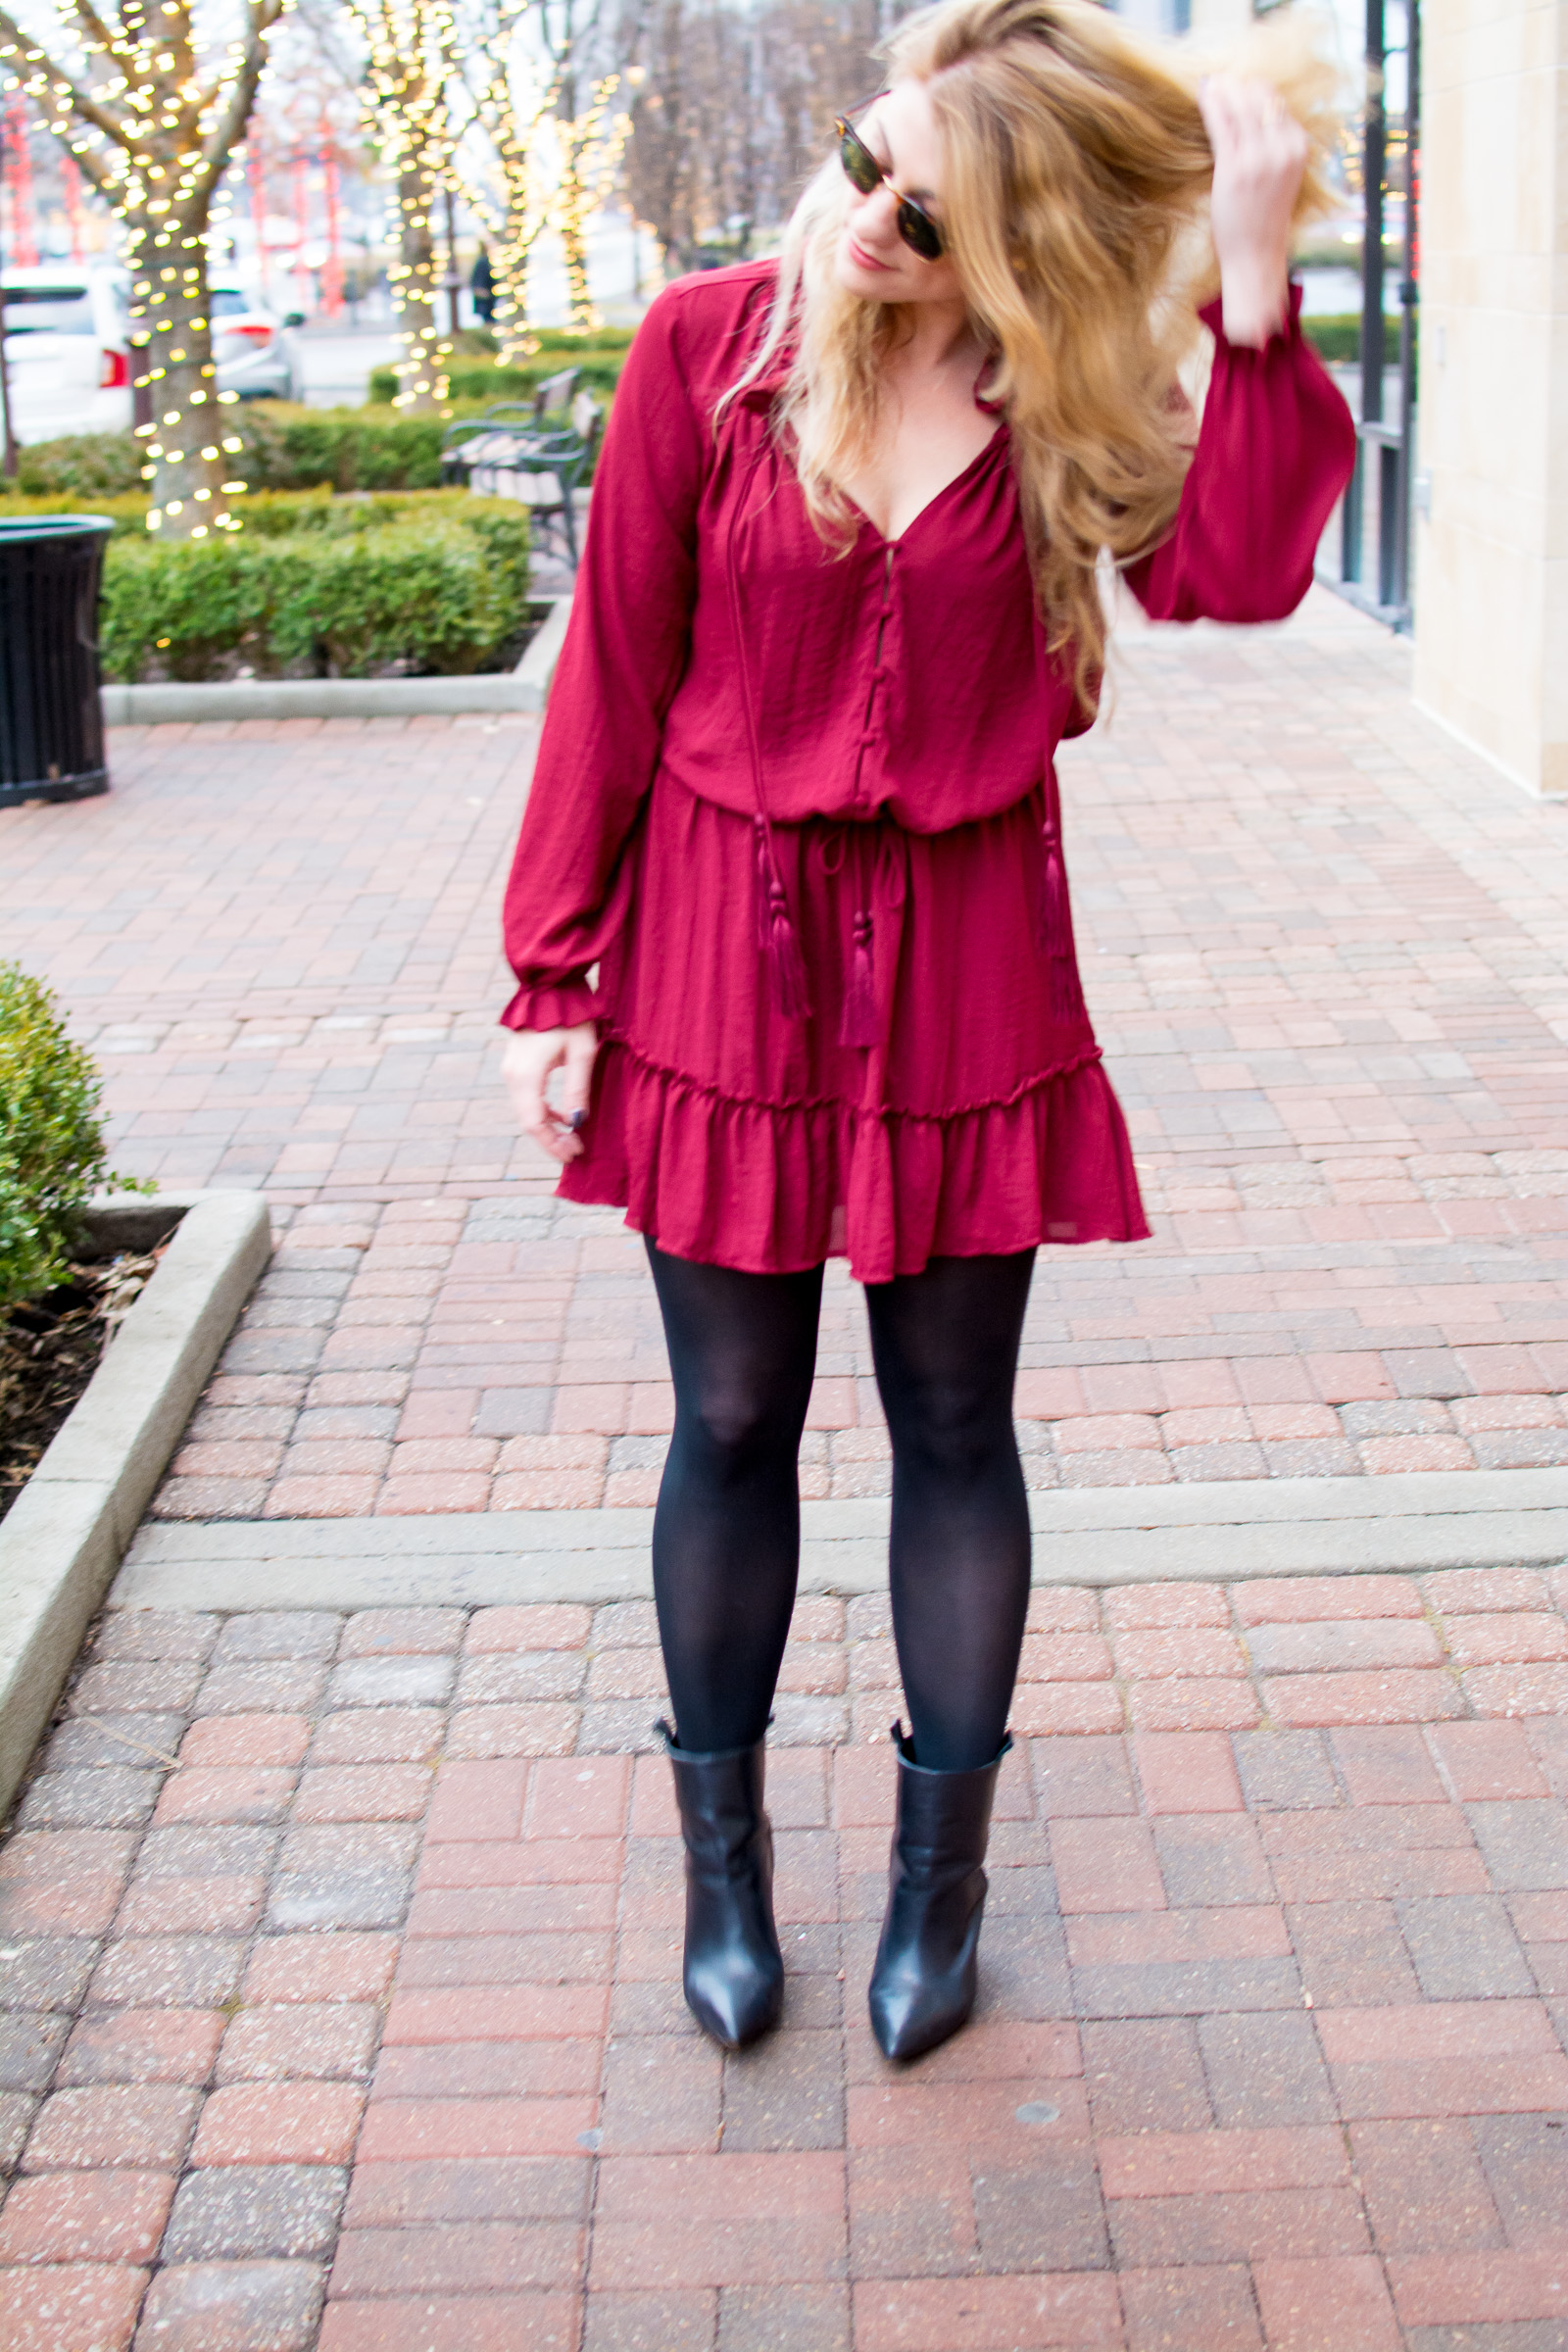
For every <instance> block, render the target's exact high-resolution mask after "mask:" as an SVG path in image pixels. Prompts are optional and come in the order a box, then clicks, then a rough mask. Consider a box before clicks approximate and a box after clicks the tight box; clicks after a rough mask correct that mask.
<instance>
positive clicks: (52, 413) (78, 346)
mask: <svg viewBox="0 0 1568 2352" xmlns="http://www.w3.org/2000/svg"><path fill="white" fill-rule="evenodd" d="M5 292H6V371H7V375H8V378H9V381H10V387H11V420H12V425H13V428H14V430H15V432H16V436H17V439H18V440H19V441H49V440H52V439H53V438H54V436H55V435H56V434H57V433H112V432H116V431H118V430H120V429H121V428H123V426H125V425H127V424H128V423H129V422H130V354H129V351H128V349H127V344H128V340H129V331H130V314H129V312H128V310H127V308H126V299H125V298H126V285H125V278H124V275H123V272H122V271H120V270H114V269H104V268H98V269H93V270H83V269H80V268H78V267H77V266H76V265H75V264H73V263H66V264H63V265H59V266H56V265H52V264H47V263H46V264H42V265H40V266H39V267H38V268H36V269H28V270H24V269H12V270H6V272H5Z"/></svg>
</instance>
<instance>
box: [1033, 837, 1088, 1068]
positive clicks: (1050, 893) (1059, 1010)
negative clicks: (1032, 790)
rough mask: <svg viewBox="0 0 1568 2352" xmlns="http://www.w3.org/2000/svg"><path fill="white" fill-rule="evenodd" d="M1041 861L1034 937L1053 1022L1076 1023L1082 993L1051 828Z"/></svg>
mask: <svg viewBox="0 0 1568 2352" xmlns="http://www.w3.org/2000/svg"><path fill="white" fill-rule="evenodd" d="M1045 842H1046V855H1045V862H1044V864H1043V866H1042V868H1041V874H1040V904H1039V907H1038V908H1037V937H1038V940H1039V945H1040V949H1041V952H1042V954H1043V955H1044V956H1045V957H1046V960H1047V963H1048V965H1049V967H1050V968H1049V970H1048V973H1047V980H1046V987H1047V996H1048V1002H1049V1005H1050V1007H1051V1017H1052V1019H1053V1020H1054V1021H1077V1020H1081V1019H1082V1018H1083V1014H1084V1009H1085V1008H1084V992H1083V988H1082V985H1081V983H1080V981H1079V978H1078V958H1077V956H1076V955H1075V953H1074V950H1073V937H1072V910H1071V908H1070V907H1069V905H1068V902H1067V869H1066V866H1065V864H1064V863H1063V861H1062V855H1061V843H1060V841H1059V840H1058V839H1057V837H1056V834H1055V831H1054V829H1048V831H1047V833H1046V836H1045Z"/></svg>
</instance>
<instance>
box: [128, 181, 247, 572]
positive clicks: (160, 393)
mask: <svg viewBox="0 0 1568 2352" xmlns="http://www.w3.org/2000/svg"><path fill="white" fill-rule="evenodd" d="M203 213H204V216H205V207H204V208H203ZM149 225H150V224H149ZM180 226H181V228H182V229H183V230H184V235H183V236H182V237H178V238H176V239H175V241H174V242H172V244H171V245H169V246H167V247H163V248H159V247H158V246H156V245H153V244H152V243H151V237H150V234H149V230H148V227H144V226H143V225H142V224H141V223H136V224H134V225H133V226H132V230H131V244H132V248H133V256H132V270H133V275H132V278H131V289H132V301H133V302H134V304H135V307H136V310H137V312H138V313H139V314H140V316H139V318H138V320H137V326H138V328H139V330H140V332H141V333H143V334H145V335H146V337H147V340H146V343H145V345H144V347H143V348H142V349H141V350H140V351H139V352H137V353H136V354H135V355H134V356H135V357H136V358H137V359H138V360H139V362H140V368H139V369H138V373H139V374H140V376H141V377H143V378H144V379H146V381H147V384H148V389H149V392H150V395H151V406H152V416H153V428H154V429H153V432H152V434H151V435H150V436H149V437H147V438H146V442H145V456H146V459H147V463H146V465H145V466H143V468H142V479H143V480H144V481H145V482H146V484H147V491H148V499H149V506H150V512H149V515H148V520H149V523H151V524H152V525H153V527H155V528H156V529H157V530H158V531H159V532H160V533H161V535H162V536H163V537H165V538H169V539H189V538H202V537H205V536H206V535H207V533H208V532H210V531H212V530H214V529H223V528H226V527H227V523H228V518H229V514H230V502H229V500H228V499H227V498H225V497H224V495H223V488H222V485H223V483H224V482H225V480H227V479H228V474H229V466H228V460H227V458H226V457H225V456H224V453H223V448H222V442H223V436H224V432H225V430H226V425H227V420H226V418H225V417H224V415H223V411H222V409H221V407H220V405H219V399H218V371H217V369H216V368H215V367H214V364H213V330H212V324H211V318H210V311H209V303H208V291H207V246H206V242H205V239H204V237H203V235H202V233H201V232H202V231H203V230H204V229H205V227H206V220H205V217H204V218H203V219H202V220H201V221H194V220H192V221H183V222H181V223H180ZM136 247H139V248H140V251H141V254H142V256H144V257H147V258H145V259H144V260H143V261H141V262H138V261H137V260H136V258H135V254H134V249H135V248H136ZM231 437H232V436H231ZM155 518H156V519H155Z"/></svg>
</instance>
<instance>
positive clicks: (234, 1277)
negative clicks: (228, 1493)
mask: <svg viewBox="0 0 1568 2352" xmlns="http://www.w3.org/2000/svg"><path fill="white" fill-rule="evenodd" d="M89 1221H90V1224H91V1227H92V1231H93V1234H94V1238H95V1239H96V1240H97V1241H99V1242H100V1243H101V1244H102V1245H103V1246H104V1247H105V1248H107V1249H110V1250H123V1249H136V1248H141V1249H147V1248H150V1247H151V1246H152V1245H153V1243H155V1242H158V1241H161V1240H162V1239H163V1238H164V1236H165V1235H166V1234H167V1233H168V1232H169V1231H170V1229H171V1228H172V1226H175V1225H177V1227H178V1230H177V1232H175V1234H174V1238H173V1240H172V1242H171V1244H170V1246H169V1249H168V1250H166V1252H165V1254H164V1258H163V1261H162V1263H161V1264H160V1266H159V1268H158V1271H157V1272H156V1273H155V1274H154V1276H153V1278H152V1280H151V1282H149V1283H148V1285H147V1288H146V1289H145V1290H144V1291H143V1292H142V1294H141V1297H140V1298H139V1299H137V1300H136V1302H135V1304H134V1306H132V1308H131V1310H130V1312H129V1314H128V1315H127V1316H126V1317H125V1320H124V1322H123V1324H122V1325H121V1328H120V1330H119V1332H118V1333H117V1335H116V1337H115V1340H114V1344H113V1345H112V1347H111V1348H110V1349H109V1352H108V1354H107V1355H106V1356H105V1358H104V1360H103V1362H102V1364H101V1365H100V1366H99V1368H98V1370H97V1371H96V1372H95V1373H94V1375H93V1377H92V1380H91V1382H90V1383H89V1385H88V1388H87V1391H86V1394H85V1395H84V1396H83V1397H82V1398H81V1400H80V1402H79V1403H78V1404H77V1406H76V1408H75V1410H74V1412H73V1414H72V1415H71V1417H70V1419H69V1420H68V1421H67V1423H66V1425H65V1427H64V1428H63V1429H62V1430H61V1431H60V1433H59V1435H58V1436H57V1437H56V1439H55V1441H54V1444H53V1445H52V1446H50V1448H49V1450H48V1452H47V1453H46V1454H45V1455H44V1457H43V1460H42V1461H41V1462H40V1463H39V1464H38V1467H37V1469H36V1470H35V1471H34V1472H33V1474H32V1476H31V1478H29V1479H28V1481H27V1484H26V1486H25V1488H24V1489H23V1492H22V1494H21V1495H20V1496H19V1497H18V1499H17V1501H16V1503H15V1504H14V1505H13V1506H12V1509H11V1511H10V1513H9V1514H8V1516H7V1517H6V1519H5V1520H4V1521H3V1522H0V1817H3V1815H4V1814H5V1812H6V1811H7V1810H8V1809H9V1807H10V1804H11V1799H12V1797H13V1795H14V1794H15V1792H16V1789H17V1785H18V1783H19V1782H20V1780H21V1779H22V1776H23V1774H24V1773H25V1771H26V1768H27V1763H28V1760H29V1758H30V1757H31V1754H32V1751H33V1748H34V1746H35V1744H36V1742H37V1740H38V1735H39V1734H40V1732H42V1730H43V1729H44V1726H45V1725H46V1724H47V1723H48V1721H49V1717H50V1715H51V1713H52V1712H53V1709H54V1704H55V1700H56V1699H57V1697H58V1696H59V1694H60V1690H61V1686H62V1684H63V1683H64V1682H65V1679H66V1677H67V1675H68V1674H69V1673H70V1671H71V1667H72V1662H73V1659H74V1657H75V1655H76V1651H77V1650H78V1648H79V1647H80V1645H81V1638H82V1635H83V1633H84V1632H85V1631H86V1628H87V1624H88V1621H89V1619H90V1618H91V1617H92V1614H93V1612H94V1610H95V1609H96V1608H97V1607H98V1606H99V1604H100V1603H101V1601H102V1599H103V1596H104V1593H105V1591H106V1590H107V1588H108V1586H109V1584H110V1582H111V1580H112V1578H113V1576H114V1573H115V1570H116V1568H117V1567H118V1566H119V1564H120V1560H121V1556H122V1554H123V1551H124V1549H125V1546H126V1544H128V1543H129V1542H130V1540H131V1538H132V1536H133V1535H134V1534H135V1532H136V1525H137V1522H138V1521H139V1519H140V1518H141V1515H142V1512H143V1511H144V1510H145V1509H146V1507H147V1504H148V1501H149V1500H150V1498H151V1496H152V1493H153V1490H154V1488H155V1487H156V1486H157V1484H158V1481H159V1480H160V1478H162V1476H163V1474H164V1471H165V1468H166V1467H167V1465H168V1462H169V1459H170V1456H171V1455H172V1452H173V1450H174V1447H175V1446H177V1445H178V1443H179V1439H180V1435H181V1433H182V1432H183V1430H184V1427H185V1423H186V1422H187V1420H188V1419H189V1418H190V1413H191V1409H192V1407H193V1406H194V1404H195V1402H196V1399H197V1397H199V1396H200V1395H201V1392H202V1389H203V1386H204V1385H205V1383H206V1380H207V1376H208V1374H209V1373H210V1372H211V1370H212V1368H213V1365H214V1364H215V1363H216V1362H217V1360H218V1354H219V1350H220V1349H221V1347H222V1345H223V1342H224V1341H225V1340H226V1339H227V1337H228V1335H229V1332H230V1331H231V1330H232V1328H233V1325H234V1321H235V1318H236V1317H237V1315H238V1314H239V1311H240V1308H241V1307H242V1306H243V1305H244V1303H245V1301H246V1299H248V1298H249V1296H250V1294H251V1291H252V1290H253V1289H254V1287H255V1285H256V1281H257V1278H258V1277H259V1276H260V1274H261V1272H262V1269H263V1268H264V1267H265V1265H266V1264H267V1261H268V1258H269V1256H270V1251H271V1219H270V1216H269V1214H268V1208H267V1202H266V1201H264V1200H263V1198H262V1196H261V1194H260V1193H185V1194H168V1195H160V1196H159V1197H158V1198H157V1199H156V1200H151V1201H105V1202H101V1203H95V1204H94V1207H93V1208H92V1210H91V1211H90V1212H89Z"/></svg>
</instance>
